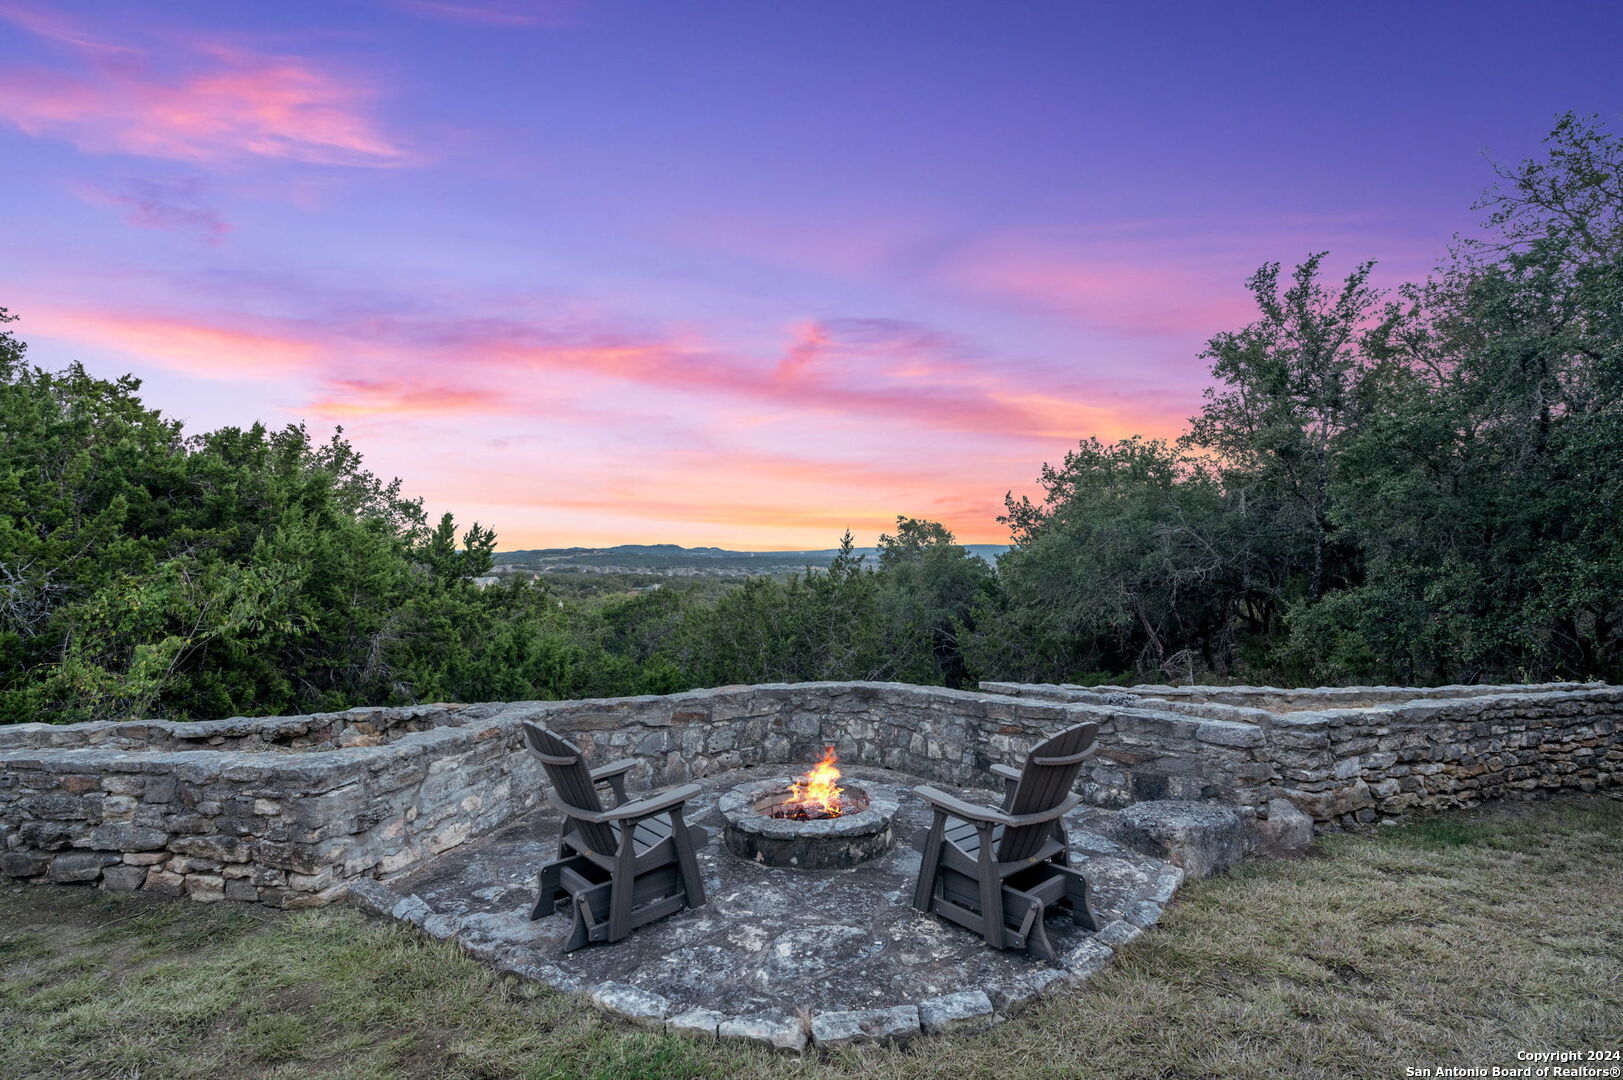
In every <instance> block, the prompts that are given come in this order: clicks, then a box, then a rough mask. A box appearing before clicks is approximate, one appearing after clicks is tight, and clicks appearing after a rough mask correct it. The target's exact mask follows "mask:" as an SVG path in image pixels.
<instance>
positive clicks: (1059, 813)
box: [913, 724, 1099, 960]
mask: <svg viewBox="0 0 1623 1080" xmlns="http://www.w3.org/2000/svg"><path fill="white" fill-rule="evenodd" d="M1098 730H1099V725H1098V724H1078V725H1076V726H1075V727H1071V728H1067V729H1065V730H1064V731H1062V732H1060V733H1059V734H1058V735H1055V736H1053V737H1051V738H1049V739H1047V740H1045V741H1043V742H1042V743H1039V744H1038V745H1037V746H1036V747H1035V748H1033V749H1032V751H1031V753H1030V754H1028V755H1027V757H1026V764H1025V767H1024V768H1023V769H1013V768H1009V767H1008V766H1003V765H994V766H993V767H992V772H993V773H995V774H996V775H998V776H1000V777H1002V778H1003V779H1004V781H1005V784H1006V792H1005V794H1004V798H1003V806H1002V807H1001V808H1000V809H996V810H994V809H992V808H991V807H987V806H978V805H976V804H974V803H970V802H965V801H964V800H962V799H955V798H953V797H952V796H951V795H948V794H947V793H946V792H944V791H939V790H937V789H936V788H933V787H929V786H925V787H918V788H914V789H913V790H914V791H916V792H917V793H918V794H919V795H920V796H921V797H922V798H923V799H924V800H925V801H927V802H928V803H930V805H932V806H933V807H935V822H934V823H933V824H932V825H931V826H930V832H929V833H928V835H927V836H926V837H925V841H924V861H923V863H922V864H921V865H920V867H919V880H918V886H917V888H915V889H914V892H913V906H914V907H915V908H917V909H919V910H920V911H924V912H929V913H933V914H936V915H939V916H941V917H942V918H945V919H950V920H952V921H953V922H955V923H958V924H959V925H960V926H966V927H968V928H969V929H971V930H975V931H977V932H979V933H980V934H981V935H983V936H984V937H985V938H986V943H987V944H988V945H990V946H992V947H993V948H995V949H1029V950H1030V951H1031V952H1032V953H1033V954H1034V955H1036V956H1037V957H1039V958H1041V959H1043V960H1052V959H1054V956H1055V953H1054V947H1053V945H1052V944H1051V943H1050V942H1049V940H1048V932H1047V931H1046V930H1045V929H1044V927H1043V916H1044V915H1046V914H1047V912H1048V910H1049V909H1050V908H1054V907H1064V908H1069V909H1070V912H1071V917H1072V918H1073V919H1075V920H1076V921H1077V922H1078V923H1080V924H1081V925H1082V926H1084V927H1086V928H1087V929H1089V930H1097V929H1098V928H1099V920H1098V918H1097V916H1095V915H1094V913H1093V907H1092V904H1091V902H1090V900H1089V897H1088V883H1087V881H1086V880H1085V879H1084V878H1083V876H1082V873H1081V871H1079V870H1077V869H1075V868H1074V867H1072V866H1071V865H1070V855H1069V852H1068V850H1067V847H1066V840H1065V826H1064V822H1063V821H1062V818H1063V817H1064V815H1065V814H1066V813H1068V812H1069V811H1070V810H1072V809H1073V808H1074V807H1075V806H1076V805H1077V804H1078V803H1080V802H1081V801H1082V799H1081V797H1080V796H1079V795H1077V794H1075V793H1074V792H1072V791H1071V786H1072V785H1073V784H1075V783H1076V777H1077V774H1078V773H1079V772H1080V771H1081V770H1082V763H1083V762H1084V761H1086V760H1087V759H1088V758H1090V757H1092V756H1093V754H1094V751H1095V750H1097V749H1098V748H1097V747H1096V746H1094V745H1093V740H1094V736H1095V735H1096V734H1097V733H1098Z"/></svg>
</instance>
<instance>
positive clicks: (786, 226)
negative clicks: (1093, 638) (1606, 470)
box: [0, 0, 1618, 551]
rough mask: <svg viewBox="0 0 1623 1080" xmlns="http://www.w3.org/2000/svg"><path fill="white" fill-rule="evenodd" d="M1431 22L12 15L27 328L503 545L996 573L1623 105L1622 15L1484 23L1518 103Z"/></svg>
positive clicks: (712, 10)
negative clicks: (1361, 285)
mask: <svg viewBox="0 0 1623 1080" xmlns="http://www.w3.org/2000/svg"><path fill="white" fill-rule="evenodd" d="M1394 10H1397V9H1394ZM1404 10H1408V9H1404ZM1405 17H1406V18H1407V19H1408V20H1409V22H1408V24H1407V25H1408V31H1407V32H1406V33H1407V37H1406V39H1405V40H1404V41H1401V42H1397V41H1391V40H1387V38H1386V37H1385V36H1383V35H1382V34H1381V33H1380V30H1379V27H1378V26H1375V27H1371V26H1358V27H1351V26H1348V25H1343V24H1342V23H1341V22H1339V21H1338V18H1340V16H1338V15H1337V14H1335V13H1331V12H1321V13H1317V14H1315V15H1314V16H1312V17H1311V18H1304V20H1303V21H1301V22H1299V23H1296V24H1293V25H1290V26H1280V25H1275V22H1277V21H1278V20H1275V22H1270V21H1269V20H1268V17H1267V16H1266V15H1265V14H1253V15H1241V14H1239V13H1235V12H1221V11H1209V10H1206V9H1196V8H1191V9H1190V10H1189V11H1188V12H1187V13H1186V14H1185V15H1184V16H1182V17H1181V18H1180V19H1179V20H1173V21H1174V22H1176V23H1177V25H1175V26H1170V27H1169V26H1166V25H1161V24H1162V23H1164V22H1166V21H1167V20H1147V19H1139V20H1137V21H1135V20H1134V18H1133V17H1132V16H1131V14H1130V13H1126V12H1103V11H1083V10H1081V9H1080V7H1079V6H1077V5H1068V4H1061V3H1037V4H1032V5H1027V6H1023V7H1022V8H1021V9H1019V10H1017V11H1011V10H1006V9H1004V8H1003V7H1000V6H993V5H979V4H963V5H947V6H945V7H943V6H941V5H935V4H925V3H923V2H922V0H920V2H913V0H908V2H899V3H897V4H895V5H890V6H885V7H884V8H883V9H882V10H872V9H870V8H864V9H861V10H860V11H859V10H858V9H855V8H852V9H842V8H840V7H839V6H838V5H817V6H815V7H810V6H808V7H807V8H806V9H797V8H791V7H788V6H777V5H770V6H764V5H752V4H747V3H732V2H720V3H717V4H715V5H705V6H688V5H669V6H666V5H657V6H650V5H635V4H631V3H629V2H624V0H605V2H592V0H579V2H575V0H456V2H454V3H453V2H440V0H369V2H368V3H365V4H356V5H350V6H346V7H345V8H344V9H343V10H335V9H334V7H333V6H332V5H325V4H317V3H313V2H310V3H289V4H285V5H276V6H275V7H274V9H257V8H252V7H243V8H240V9H232V10H226V11H223V10H221V9H220V8H218V6H217V5H205V4H203V3H201V2H200V0H182V2H173V3H163V4H159V3H156V2H153V0H140V2H130V3H119V4H116V5H115V4H110V3H109V4H86V5H75V6H73V7H72V8H71V9H66V8H59V7H55V6H52V5H47V4H45V3H43V2H42V0H0V26H3V27H5V28H6V29H7V33H6V34H5V35H4V37H3V38H0V147H3V149H4V150H5V152H6V159H7V161H8V164H9V166H10V167H9V168H8V170H6V173H5V175H4V176H0V190H3V191H4V193H5V195H6V197H7V199H8V202H7V205H8V207H9V208H10V210H11V212H10V213H9V214H7V215H6V216H5V218H4V219H3V220H0V243H3V244H4V245H5V250H6V251H7V252H8V253H10V254H11V256H12V257H11V258H10V259H8V260H6V262H5V263H4V264H3V265H4V270H3V272H0V273H3V280H0V306H4V307H7V308H10V309H11V311H12V312H13V313H14V314H17V315H20V316H21V321H20V322H18V323H16V324H14V325H13V326H12V329H13V330H14V331H16V332H17V333H18V334H19V335H20V336H21V337H22V338H23V339H24V340H26V341H28V342H30V345H31V353H30V359H31V360H32V361H34V362H35V363H40V364H43V365H45V366H49V367H60V366H61V365H63V364H65V363H67V362H69V361H71V360H82V361H83V362H84V363H85V364H86V366H87V367H88V368H89V369H90V370H91V371H93V372H95V373H96V374H98V375H102V376H114V375H118V374H122V373H125V372H130V373H133V374H136V375H138V376H140V377H141V378H142V379H143V380H144V382H145V389H144V391H143V393H144V397H145V398H146V400H147V403H148V404H149V405H150V406H152V407H156V408H159V409H161V410H163V412H164V413H165V414H166V415H170V416H174V417H177V418H180V419H182V420H184V421H185V423H186V425H187V429H188V430H189V431H198V430H205V429H208V428H212V427H217V426H221V425H225V424H246V423H249V422H252V421H253V420H256V419H257V420H262V421H263V422H265V423H267V424H271V425H278V426H279V425H281V424H284V423H289V422H299V421H303V422H308V423H309V424H310V425H311V427H312V428H313V429H315V430H327V429H330V428H331V427H333V426H335V425H342V426H343V427H344V429H345V431H346V434H347V435H348V436H349V437H350V438H351V440H352V441H353V442H354V443H355V444H356V445H357V447H358V448H359V449H360V450H361V452H362V453H363V455H364V456H365V458H366V462H367V465H368V467H369V468H371V469H372V470H373V471H374V472H377V473H378V474H380V475H383V476H386V477H387V476H395V475H399V476H401V477H402V478H403V479H404V481H405V485H406V488H407V490H408V491H410V492H411V493H413V494H414V495H421V496H423V497H424V499H425V500H426V502H427V505H428V508H429V509H430V510H431V511H432V512H434V513H436V514H437V513H438V512H440V511H441V510H452V511H453V512H455V513H456V515H457V518H458V520H459V522H461V523H463V524H464V525H466V524H468V523H471V522H472V521H474V520H478V521H480V522H482V523H484V524H486V525H489V526H492V527H494V528H495V529H496V531H497V533H498V535H499V537H500V542H501V547H502V549H504V550H512V549H517V548H544V547H607V546H613V545H614V544H619V543H675V544H680V545H682V546H685V547H699V546H714V547H724V548H731V549H734V550H756V551H798V550H820V549H826V548H830V547H833V546H835V545H836V543H837V541H838V538H839V536H840V534H841V533H842V532H843V531H845V530H846V529H848V528H849V529H850V530H851V531H852V532H853V534H854V535H855V536H856V537H857V540H858V543H859V544H860V545H862V546H871V545H872V544H873V542H874V540H875V538H876V537H877V535H878V534H879V533H880V532H883V531H886V530H888V529H891V528H892V527H893V525H894V521H895V518H896V516H897V515H899V514H900V515H907V516H910V517H923V518H931V519H934V520H939V521H942V522H943V523H944V524H946V525H947V526H948V527H949V528H951V529H952V530H953V531H954V532H955V533H956V534H957V536H958V539H959V540H960V541H961V542H963V543H982V544H999V543H1003V542H1005V540H1006V538H1007V534H1006V531H1005V530H1004V529H1003V527H1002V526H999V525H998V524H997V522H996V520H995V519H996V516H997V514H998V513H1000V512H1001V509H1002V501H1003V496H1004V493H1005V492H1007V491H1011V490H1012V491H1014V492H1015V493H1016V494H1020V493H1029V492H1032V491H1033V490H1034V489H1035V480H1036V477H1037V475H1038V472H1039V470H1040V468H1041V466H1042V464H1043V463H1044V462H1057V461H1058V460H1059V459H1060V458H1061V457H1062V456H1063V455H1064V454H1065V452H1066V451H1067V450H1068V449H1070V448H1072V447H1074V446H1075V445H1076V443H1077V441H1078V440H1079V439H1082V438H1084V437H1087V436H1092V435H1097V436H1099V437H1101V438H1104V439H1115V438H1120V437H1124V436H1127V435H1132V434H1141V435H1145V436H1150V437H1167V436H1172V435H1175V434H1177V433H1178V431H1180V430H1181V429H1182V427H1183V425H1184V423H1185V421H1186V418H1187V417H1189V416H1190V415H1192V414H1193V413H1194V412H1195V411H1197V410H1198V408H1199V406H1200V393H1201V390H1202V388H1203V387H1204V386H1205V385H1206V381H1207V379H1206V371H1205V367H1204V365H1203V363H1202V362H1201V361H1200V360H1199V359H1198V354H1199V352H1200V349H1201V346H1202V343H1203V342H1204V341H1205V339H1206V338H1207V337H1209V336H1210V335H1211V334H1213V333H1216V332H1218V331H1221V330H1225V329H1233V328H1235V327H1237V326H1239V325H1241V324H1242V323H1243V322H1245V321H1246V320H1247V319H1248V318H1249V316H1250V308H1249V302H1248V298H1247V297H1246V295H1245V293H1244V289H1243V287H1242V282H1243V281H1244V279H1245V278H1246V277H1247V276H1248V275H1249V274H1250V273H1251V272H1252V271H1253V270H1254V269H1255V268H1256V266H1257V265H1259V264H1260V263H1262V262H1263V261H1266V260H1279V261H1283V262H1286V263H1287V264H1288V263H1291V262H1293V261H1296V260H1299V259H1301V258H1302V257H1303V256H1304V255H1306V254H1307V253H1308V252H1309V251H1314V250H1320V249H1325V248H1328V249H1331V250H1332V252H1333V257H1332V267H1333V269H1334V270H1335V271H1338V272H1339V271H1344V270H1345V269H1346V268H1348V267H1350V266H1351V265H1352V264H1354V263H1356V262H1358V261H1361V260H1363V259H1365V258H1375V259H1378V260H1381V269H1380V271H1379V274H1380V276H1381V280H1382V281H1383V282H1384V283H1385V284H1388V285H1391V284H1394V283H1396V282H1398V281H1401V280H1405V279H1408V278H1412V277H1415V276H1417V275H1420V274H1423V273H1424V272H1425V271H1426V269H1427V267H1428V266H1429V265H1430V264H1431V262H1432V261H1433V260H1434V259H1435V258H1436V257H1438V256H1439V255H1440V254H1441V253H1442V251H1443V249H1444V248H1445V247H1446V244H1447V242H1448V239H1449V237H1450V236H1451V235H1452V234H1453V233H1455V232H1456V231H1458V230H1461V229H1465V228H1469V227H1470V225H1471V224H1472V222H1473V221H1474V216H1473V214H1472V213H1471V211H1469V209H1468V207H1469V204H1470V203H1471V202H1472V201H1473V199H1474V198H1475V196H1476V195H1477V194H1478V193H1479V191H1480V190H1481V189H1482V188H1483V187H1484V186H1486V184H1487V183H1488V182H1489V181H1490V180H1491V175H1490V173H1489V170H1488V169H1487V168H1486V167H1485V166H1484V165H1483V164H1482V162H1481V159H1480V151H1481V150H1482V149H1483V148H1484V147H1489V148H1491V150H1492V151H1493V153H1494V154H1495V155H1496V156H1497V157H1500V158H1509V159H1516V158H1520V157H1522V156H1526V155H1527V154H1530V153H1532V152H1533V151H1534V148H1535V146H1536V143H1537V140H1538V138H1539V137H1540V136H1541V135H1542V134H1543V132H1544V131H1545V130H1546V129H1547V127H1548V124H1549V121H1550V118H1551V117H1552V116H1553V115H1554V114H1555V113H1556V112H1558V111H1561V110H1564V109H1569V108H1571V109H1577V110H1580V111H1603V112H1606V111H1610V112H1613V113H1615V112H1616V110H1617V107H1618V102H1617V100H1616V93H1615V88H1611V87H1608V86H1607V85H1606V80H1605V79H1604V77H1603V76H1602V75H1600V74H1589V73H1590V72H1602V71H1604V70H1605V69H1606V66H1605V63H1604V60H1605V58H1606V57H1605V54H1606V49H1605V44H1606V42H1608V41H1609V40H1613V39H1615V30H1616V29H1617V21H1618V20H1617V19H1616V18H1615V16H1609V15H1608V14H1607V13H1606V12H1604V11H1601V10H1598V9H1595V10H1591V9H1588V8H1585V7H1584V6H1583V5H1581V4H1573V5H1571V10H1570V11H1569V12H1567V13H1566V15H1565V16H1564V17H1563V19H1564V21H1563V19H1555V18H1550V19H1549V20H1548V21H1549V22H1550V23H1552V24H1561V25H1560V26H1558V27H1557V26H1552V27H1545V26H1543V25H1542V24H1539V25H1533V24H1512V23H1511V22H1510V21H1508V20H1503V19H1501V20H1498V23H1497V24H1495V22H1494V19H1493V18H1492V16H1490V15H1486V14H1484V15H1481V16H1480V17H1479V21H1480V24H1481V25H1473V26H1471V27H1470V28H1469V34H1468V35H1467V36H1470V37H1471V38H1472V40H1474V41H1477V42H1478V43H1479V44H1483V45H1484V46H1487V45H1491V44H1494V43H1498V44H1500V45H1504V46H1506V47H1508V46H1509V44H1510V43H1511V42H1512V41H1513V42H1514V44H1515V47H1516V50H1517V55H1518V57H1519V63H1518V64H1517V65H1516V66H1515V67H1514V70H1506V71H1504V72H1495V71H1492V70H1482V69H1484V68H1487V67H1490V66H1489V65H1478V64H1472V63H1469V62H1468V61H1467V60H1465V59H1457V60H1456V59H1449V58H1447V57H1444V56H1443V55H1442V54H1441V52H1440V51H1439V50H1437V49H1435V48H1430V47H1428V44H1427V43H1428V42H1434V41H1437V40H1441V39H1442V38H1443V36H1444V35H1453V36H1457V35H1458V34H1459V33H1461V32H1462V31H1461V29H1460V27H1459V26H1457V25H1455V24H1456V23H1457V22H1458V21H1459V20H1458V19H1450V18H1447V17H1446V16H1445V15H1444V14H1442V13H1435V12H1431V13H1422V12H1412V11H1411V12H1409V14H1408V15H1406V16H1405ZM1585 20H1588V22H1589V23H1592V24H1593V25H1592V27H1591V29H1592V30H1593V32H1591V33H1579V32H1577V30H1576V29H1575V26H1577V25H1579V24H1583V23H1585ZM1607 30H1611V31H1612V32H1611V33H1610V34H1608V33H1607V32H1606V31H1607ZM1557 31H1559V32H1557ZM1105 43H1108V45H1106V44H1105ZM1589 53H1593V54H1594V55H1593V61H1594V62H1592V63H1588V64H1586V63H1583V62H1580V60H1581V59H1582V57H1583V56H1587V55H1589ZM1309 55H1311V56H1312V58H1313V61H1312V64H1311V65H1309V64H1308V63H1307V61H1306V60H1304V59H1298V57H1304V56H1309ZM1405 104H1409V105H1416V104H1418V106H1419V107H1413V108H1404V107H1402V106H1404V105H1405ZM1326 118H1333V121H1334V122H1329V121H1327V119H1326Z"/></svg>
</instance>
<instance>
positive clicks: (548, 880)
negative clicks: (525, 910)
mask: <svg viewBox="0 0 1623 1080" xmlns="http://www.w3.org/2000/svg"><path fill="white" fill-rule="evenodd" d="M559 876H560V875H559V871H558V864H557V863H556V862H549V863H545V864H543V865H542V867H541V872H540V873H539V874H537V875H536V878H537V881H536V889H535V906H534V907H533V908H531V909H530V921H531V922H534V921H535V920H536V919H540V918H544V917H546V916H548V915H551V914H552V913H553V912H554V911H557V910H558V880H559Z"/></svg>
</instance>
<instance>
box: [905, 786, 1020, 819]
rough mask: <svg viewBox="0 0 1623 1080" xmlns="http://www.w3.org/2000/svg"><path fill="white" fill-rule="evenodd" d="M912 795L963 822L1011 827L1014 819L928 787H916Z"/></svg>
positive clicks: (987, 807)
mask: <svg viewBox="0 0 1623 1080" xmlns="http://www.w3.org/2000/svg"><path fill="white" fill-rule="evenodd" d="M913 793H914V794H915V795H917V796H918V797H919V798H921V799H923V800H924V801H925V802H927V803H929V804H930V805H931V806H933V807H935V808H936V809H937V810H943V811H945V812H947V813H949V814H951V815H952V816H953V817H956V818H963V819H964V820H965V821H976V822H984V823H985V824H988V825H1012V824H1014V821H1015V819H1014V818H1012V817H1010V816H1009V815H1008V814H1005V813H1004V812H1003V811H1001V810H993V809H992V808H991V807H990V806H979V805H976V804H975V803H971V802H965V801H964V800H962V799H955V798H953V797H952V796H951V795H948V794H947V793H946V792H945V791H941V790H940V789H938V788H933V787H930V786H929V785H928V784H926V785H925V786H923V787H916V788H914V789H913Z"/></svg>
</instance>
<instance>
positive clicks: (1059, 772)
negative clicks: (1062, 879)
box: [997, 724, 1099, 862]
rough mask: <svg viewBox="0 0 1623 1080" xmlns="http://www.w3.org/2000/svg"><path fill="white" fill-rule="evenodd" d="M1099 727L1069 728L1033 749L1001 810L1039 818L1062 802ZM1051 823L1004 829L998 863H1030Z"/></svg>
mask: <svg viewBox="0 0 1623 1080" xmlns="http://www.w3.org/2000/svg"><path fill="white" fill-rule="evenodd" d="M1098 733H1099V725H1098V724H1077V725H1076V726H1075V727H1068V728H1066V729H1065V730H1064V731H1062V732H1060V733H1059V734H1058V735H1054V736H1051V737H1049V738H1048V739H1045V740H1044V741H1042V742H1040V743H1038V744H1037V745H1036V746H1034V747H1032V749H1031V753H1029V754H1027V755H1026V764H1025V768H1023V769H1022V770H1021V771H1020V780H1019V781H1018V782H1017V783H1016V784H1015V788H1014V796H1013V797H1012V798H1011V799H1010V800H1009V802H1008V805H1007V806H1006V807H1004V809H1005V810H1006V811H1007V812H1008V813H1010V814H1016V815H1021V814H1040V813H1042V812H1043V811H1044V810H1052V809H1053V808H1054V807H1056V806H1058V805H1059V804H1060V803H1061V802H1063V801H1064V799H1065V797H1066V796H1067V795H1069V794H1070V793H1071V788H1072V786H1074V785H1075V784H1076V776H1077V774H1078V773H1079V772H1081V771H1082V763H1083V762H1084V761H1085V760H1087V758H1088V757H1089V756H1090V751H1091V750H1092V748H1093V738H1094V736H1095V735H1097V734H1098ZM1053 828H1054V825H1053V822H1044V823H1043V824H1041V825H1022V826H1019V827H1016V828H1010V829H1004V830H1003V839H1002V841H1000V842H999V844H998V849H997V860H998V861H999V862H1013V861H1015V860H1016V859H1029V858H1030V857H1031V856H1033V855H1035V854H1037V851H1038V850H1039V849H1040V848H1041V847H1042V846H1043V844H1044V843H1046V842H1047V841H1048V837H1049V836H1050V835H1051V834H1052V832H1053Z"/></svg>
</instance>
